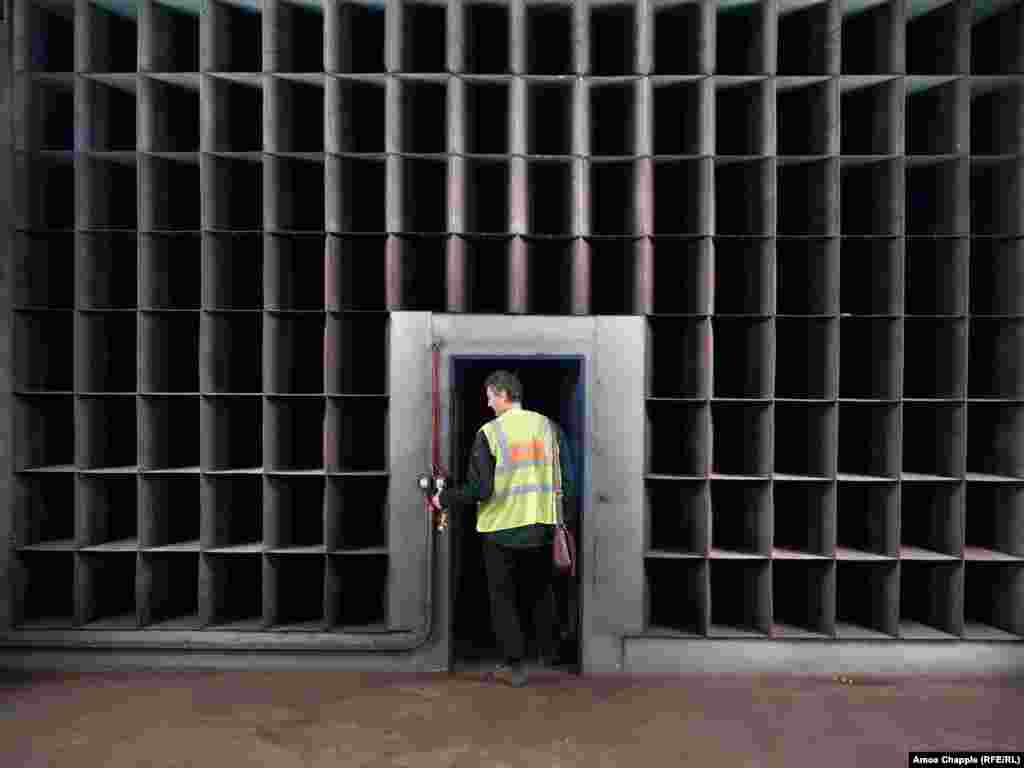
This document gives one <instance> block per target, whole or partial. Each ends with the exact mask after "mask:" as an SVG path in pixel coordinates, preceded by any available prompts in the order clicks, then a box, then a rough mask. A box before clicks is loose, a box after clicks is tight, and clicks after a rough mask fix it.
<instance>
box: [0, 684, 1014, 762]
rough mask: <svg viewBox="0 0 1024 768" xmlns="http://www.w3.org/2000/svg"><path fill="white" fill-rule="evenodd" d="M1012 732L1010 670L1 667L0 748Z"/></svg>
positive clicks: (244, 750)
mask: <svg viewBox="0 0 1024 768" xmlns="http://www.w3.org/2000/svg"><path fill="white" fill-rule="evenodd" d="M913 749H932V750H970V749H989V750H998V749H1002V750H1014V749H1015V750H1022V749H1024V679H1015V680H1008V679H1001V680H996V679H991V678H987V679H986V678H971V679H966V678H962V679H959V680H950V679H932V678H928V679H926V678H915V679H896V678H890V679H884V680H882V679H877V680H869V679H857V680H854V682H853V684H852V685H851V684H847V683H842V682H840V681H839V680H838V679H827V678H826V679H818V678H807V677H801V678H780V677H772V678H767V677H762V678H755V677H750V676H747V677H743V678H740V677H727V676H715V677H707V678H704V677H701V678H697V677H690V678H681V679H673V680H665V679H659V680H651V679H646V680H641V679H626V678H603V679H601V678H586V679H581V678H578V677H572V676H568V675H563V674H559V673H552V672H547V673H536V674H534V677H533V678H532V680H531V684H530V685H529V687H527V688H525V689H519V690H516V689H511V688H506V687H499V686H495V685H492V684H490V683H487V682H484V681H483V680H482V679H481V677H480V675H479V674H476V673H469V672H467V673H461V674H456V675H447V674H422V675H398V674H392V675H387V674H366V673H339V672H279V671H274V672H247V671H241V672H239V671H230V672H207V671H182V672H166V671H158V672H117V673H74V674H65V673H20V672H19V673H13V672H8V673H0V765H3V766H10V767H11V768H15V766H17V767H19V768H34V767H35V766H73V767H74V768H89V767H90V766H105V767H106V768H117V767H118V766H133V767H134V766H197V767H198V766H204V767H205V766H235V765H238V766H250V765H251V766H271V767H272V768H289V767H290V766H332V767H333V766H350V765H351V766H380V767H381V768H383V766H409V767H410V768H413V767H415V768H428V767H429V768H434V767H435V766H436V767H438V768H439V767H441V766H459V767H462V766H466V767H471V766H472V767H476V766H531V768H532V767H533V766H545V767H547V766H563V767H568V766H587V767H588V768H590V767H592V766H597V767H601V766H620V765H623V766H630V768H641V767H643V768H647V767H648V766H661V765H714V766H723V767H725V766H728V767H729V768H734V767H739V766H812V765H823V766H824V765H827V766H831V767H836V766H854V765H857V766H866V765H873V766H879V767H882V766H905V765H907V752H908V751H910V750H913Z"/></svg>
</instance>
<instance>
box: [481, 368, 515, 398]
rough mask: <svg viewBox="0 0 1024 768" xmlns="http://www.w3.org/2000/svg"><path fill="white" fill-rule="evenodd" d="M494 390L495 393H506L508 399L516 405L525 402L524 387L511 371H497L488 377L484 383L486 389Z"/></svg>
mask: <svg viewBox="0 0 1024 768" xmlns="http://www.w3.org/2000/svg"><path fill="white" fill-rule="evenodd" d="M488 388H490V389H493V390H494V391H495V392H504V393H505V394H506V395H507V396H508V399H509V400H511V401H512V402H514V403H520V402H522V400H523V385H522V384H521V383H520V382H519V378H518V377H517V376H516V375H515V374H514V373H510V372H509V371H495V372H494V373H492V374H491V375H490V376H488V377H487V381H485V382H484V389H488Z"/></svg>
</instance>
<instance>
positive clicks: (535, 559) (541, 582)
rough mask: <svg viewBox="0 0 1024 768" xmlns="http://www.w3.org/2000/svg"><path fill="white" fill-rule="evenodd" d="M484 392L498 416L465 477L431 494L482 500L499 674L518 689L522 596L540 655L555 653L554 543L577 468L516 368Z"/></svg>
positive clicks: (444, 499)
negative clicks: (529, 401)
mask: <svg viewBox="0 0 1024 768" xmlns="http://www.w3.org/2000/svg"><path fill="white" fill-rule="evenodd" d="M484 392H485V394H486V396H487V405H488V407H490V408H491V410H493V411H494V414H495V418H494V419H493V420H491V421H489V422H487V423H486V424H484V425H483V426H482V427H481V428H480V429H479V431H477V434H476V439H475V441H474V443H473V452H472V456H471V459H470V465H469V471H468V473H467V481H466V483H465V485H463V486H462V487H461V488H450V489H446V490H444V491H442V492H441V493H439V494H437V495H435V496H434V499H433V500H434V505H435V506H437V507H438V508H448V507H450V506H451V505H452V504H453V503H458V504H478V505H479V509H478V513H477V523H476V530H477V531H478V532H479V533H480V534H481V535H482V537H483V553H484V564H485V567H486V570H487V583H488V588H489V591H490V599H491V617H492V620H493V623H494V632H495V634H496V635H497V637H498V643H499V645H500V648H501V652H502V655H503V656H504V662H503V663H502V664H501V665H499V666H498V668H497V669H496V670H495V672H494V678H495V679H496V680H498V681H500V682H504V683H507V684H509V685H512V686H516V687H519V686H523V685H525V684H526V682H527V674H526V670H525V668H524V666H523V660H524V656H525V655H526V637H525V634H524V631H523V624H524V622H523V620H522V619H523V617H521V616H520V614H519V609H518V603H519V600H520V599H522V602H523V604H524V605H525V606H529V608H530V609H531V611H532V613H533V625H534V631H535V633H536V641H537V647H538V650H539V653H540V655H541V659H542V661H545V662H550V661H552V660H553V659H554V657H555V655H556V640H555V624H556V618H555V603H554V594H553V592H552V589H551V577H552V563H551V545H552V541H553V539H554V530H555V529H554V526H555V523H556V521H557V517H558V515H559V514H561V512H560V509H559V508H556V505H558V504H560V503H561V499H560V498H558V495H557V494H563V493H566V491H567V490H571V489H566V487H565V482H566V480H567V479H568V478H570V476H571V466H569V464H568V450H567V446H566V444H565V438H564V434H563V433H562V431H561V429H559V428H558V426H557V425H556V424H554V423H553V422H552V421H551V420H550V419H548V418H547V417H546V416H544V415H543V414H540V413H536V412H534V411H528V410H526V409H524V408H523V407H522V399H523V388H522V384H521V383H520V382H519V379H518V378H517V377H516V376H515V375H514V374H512V373H509V372H508V371H495V372H494V373H492V374H491V375H490V376H488V377H487V380H486V381H485V382H484ZM556 458H558V460H557V461H556Z"/></svg>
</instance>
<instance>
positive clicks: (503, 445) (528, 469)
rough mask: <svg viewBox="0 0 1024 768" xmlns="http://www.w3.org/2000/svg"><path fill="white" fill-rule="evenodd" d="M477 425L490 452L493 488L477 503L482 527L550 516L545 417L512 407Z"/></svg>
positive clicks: (550, 456)
mask: <svg viewBox="0 0 1024 768" xmlns="http://www.w3.org/2000/svg"><path fill="white" fill-rule="evenodd" d="M481 431H482V432H483V433H484V437H485V438H486V439H487V444H488V447H489V448H490V449H491V453H492V454H493V455H494V459H495V462H494V464H495V467H494V491H493V493H492V495H491V497H490V498H489V499H487V500H485V501H483V502H481V503H480V510H479V514H478V516H477V530H478V531H481V532H489V531H498V530H506V529H509V528H518V527H521V526H525V525H533V524H535V523H548V524H553V523H554V522H555V506H554V505H555V495H554V493H555V482H556V478H555V471H554V470H555V468H554V464H553V460H554V455H555V452H554V444H553V440H555V439H557V438H556V437H555V433H554V430H553V428H552V425H551V423H550V422H549V421H548V419H547V417H545V416H543V415H542V414H539V413H535V412H533V411H525V410H523V409H521V408H516V409H513V410H511V411H506V412H505V413H504V414H502V415H501V416H499V417H498V418H496V419H494V420H493V421H490V422H488V423H487V424H485V425H484V426H483V427H481Z"/></svg>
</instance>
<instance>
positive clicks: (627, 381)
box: [392, 314, 646, 674]
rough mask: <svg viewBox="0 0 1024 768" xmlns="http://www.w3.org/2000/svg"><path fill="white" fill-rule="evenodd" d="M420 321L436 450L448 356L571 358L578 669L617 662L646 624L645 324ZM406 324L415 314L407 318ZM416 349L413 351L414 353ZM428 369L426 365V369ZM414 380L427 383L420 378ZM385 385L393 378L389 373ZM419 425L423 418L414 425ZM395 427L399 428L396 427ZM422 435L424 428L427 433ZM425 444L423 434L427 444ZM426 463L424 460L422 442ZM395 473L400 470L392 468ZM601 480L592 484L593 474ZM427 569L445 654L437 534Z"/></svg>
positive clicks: (446, 580) (446, 440) (444, 577)
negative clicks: (576, 403)
mask: <svg viewBox="0 0 1024 768" xmlns="http://www.w3.org/2000/svg"><path fill="white" fill-rule="evenodd" d="M428 317H429V319H426V318H424V319H426V325H428V326H429V328H428V329H424V330H425V331H426V334H424V335H427V334H429V337H430V343H431V344H437V345H439V348H440V369H439V380H440V382H439V386H440V399H441V419H440V422H441V426H440V432H441V435H440V439H441V455H442V456H445V457H448V456H451V447H452V446H451V439H452V438H451V435H450V424H451V416H452V414H451V397H452V381H451V375H452V358H453V357H485V356H497V357H518V356H523V357H538V356H544V357H577V358H581V359H582V360H583V366H582V381H583V386H584V388H585V391H586V393H587V402H586V406H585V425H586V429H587V431H588V433H587V444H588V447H587V451H586V455H585V457H584V462H585V463H586V469H585V471H584V485H583V487H582V488H580V495H581V502H582V503H581V510H580V514H581V515H582V516H583V519H584V520H586V521H587V524H586V525H584V527H583V531H582V541H580V542H578V546H579V549H580V552H581V560H582V561H583V562H585V563H587V564H588V565H587V566H586V568H587V577H586V578H585V579H582V580H581V584H580V593H579V599H580V602H581V606H582V615H581V622H580V654H581V658H580V662H581V664H580V666H581V671H582V672H583V673H584V674H592V673H600V672H618V671H622V668H623V644H622V640H623V637H624V636H626V635H629V634H635V633H638V632H640V631H641V629H642V625H643V610H644V608H643V600H642V598H641V597H640V596H641V595H642V594H643V562H642V561H643V557H642V552H643V530H642V528H643V526H642V525H641V521H640V520H639V519H638V518H637V511H638V510H641V509H642V508H643V465H644V432H645V430H644V429H643V428H642V425H643V418H644V416H643V408H644V397H643V392H644V372H645V354H646V351H645V347H646V343H645V339H646V335H645V320H644V318H643V317H607V318H604V317H593V316H589V317H537V316H503V315H472V316H468V315H442V314H431V315H429V316H428ZM407 318H408V320H409V321H414V318H413V317H412V316H411V315H409V316H407ZM417 354H420V353H417ZM429 369H430V368H429V367H428V368H427V369H426V370H429ZM420 380H421V381H427V380H428V377H427V376H423V377H422V378H421V379H420ZM392 381H395V378H394V377H392ZM420 423H422V421H420ZM395 428H398V427H397V425H396V426H395ZM428 437H429V430H428ZM425 442H426V443H429V439H428V440H427V441H425ZM422 455H423V463H424V464H426V463H428V462H429V456H430V453H429V447H428V446H424V453H423V454H422ZM396 470H397V467H396ZM598 477H599V478H601V481H600V483H598V484H597V485H599V486H600V487H597V486H596V485H595V478H598ZM441 538H442V541H441V542H440V547H439V558H438V560H439V562H438V563H437V568H436V569H435V572H434V577H435V579H437V580H438V582H439V583H438V587H439V590H438V592H437V593H435V594H436V598H435V599H436V603H437V605H436V608H437V609H438V610H437V614H440V615H437V614H435V615H436V620H438V625H437V626H438V627H439V628H440V629H441V630H442V631H441V634H440V637H439V641H440V644H441V645H442V646H443V653H444V657H445V658H446V659H447V658H450V644H451V642H452V640H453V638H452V637H451V634H450V631H448V630H449V628H450V623H451V616H450V600H451V594H452V588H453V585H451V583H450V577H449V569H450V567H451V556H452V553H451V543H450V541H449V539H448V537H447V536H442V537H441Z"/></svg>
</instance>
